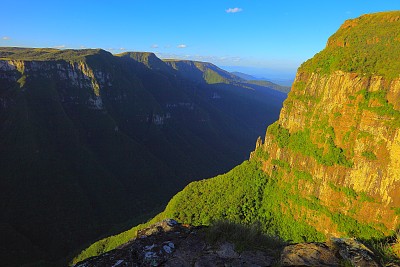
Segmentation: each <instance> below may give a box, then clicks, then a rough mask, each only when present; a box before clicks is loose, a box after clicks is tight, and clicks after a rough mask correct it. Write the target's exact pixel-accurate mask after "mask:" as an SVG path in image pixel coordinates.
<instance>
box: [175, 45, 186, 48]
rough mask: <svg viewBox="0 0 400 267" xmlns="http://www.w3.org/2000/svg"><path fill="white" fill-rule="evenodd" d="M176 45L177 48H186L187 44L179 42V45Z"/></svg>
mask: <svg viewBox="0 0 400 267" xmlns="http://www.w3.org/2000/svg"><path fill="white" fill-rule="evenodd" d="M177 47H178V48H186V47H187V45H185V44H180V45H178V46H177Z"/></svg>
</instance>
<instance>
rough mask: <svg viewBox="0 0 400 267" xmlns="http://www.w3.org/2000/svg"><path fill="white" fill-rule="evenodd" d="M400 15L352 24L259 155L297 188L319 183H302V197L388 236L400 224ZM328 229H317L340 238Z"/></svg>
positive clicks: (304, 73) (305, 74)
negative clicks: (301, 175) (299, 177)
mask: <svg viewBox="0 0 400 267" xmlns="http://www.w3.org/2000/svg"><path fill="white" fill-rule="evenodd" d="M399 15H400V13H399V12H388V13H378V14H371V15H365V16H362V17H360V18H357V19H354V20H349V21H346V22H345V23H344V24H343V25H342V27H341V28H340V29H339V31H338V32H337V33H335V34H334V35H333V36H332V37H331V38H329V41H328V44H327V47H326V49H325V50H323V51H322V52H320V53H319V54H317V55H316V56H315V58H313V59H310V60H309V61H307V62H305V63H304V64H303V65H302V66H301V67H300V68H299V70H298V73H297V76H296V79H295V82H294V84H293V87H292V92H291V93H290V94H289V97H288V99H287V100H286V101H285V103H284V106H283V108H282V111H281V114H280V118H279V120H278V122H276V123H275V124H274V125H272V126H270V128H269V129H268V132H267V135H266V137H265V140H264V144H263V145H262V146H260V147H259V149H261V150H263V151H266V152H268V153H269V158H268V159H262V162H263V167H262V169H263V171H265V172H266V173H267V174H269V175H282V180H284V181H286V182H288V183H290V182H294V181H295V179H296V173H297V172H307V173H308V174H309V175H310V177H312V181H302V182H299V188H300V190H299V192H298V193H299V194H301V195H303V196H314V197H316V198H318V199H319V201H320V202H321V203H323V205H324V206H326V207H328V208H329V209H330V210H331V211H335V212H341V213H343V214H346V215H350V216H351V217H352V218H355V219H356V220H358V221H362V222H366V223H368V224H370V225H375V226H378V225H381V226H380V227H382V229H385V228H386V229H395V227H396V226H397V225H398V224H399V207H400V197H399V195H400V178H399V176H398V173H399V172H400V106H399V100H400V91H399V88H400V77H399V75H400V73H399V69H398V68H396V66H397V65H396V64H397V63H398V59H399V54H398V53H399V50H398V48H397V47H398V45H399V40H398V39H396V38H397V37H395V36H396V35H398V29H399V26H400V22H399ZM372 29H374V30H372ZM371 40H375V41H371ZM326 58H332V59H333V60H331V61H330V62H329V61H328V62H326V61H322V60H323V59H326ZM350 58H351V59H352V61H351V60H350ZM360 58H363V60H362V63H359V62H355V60H357V59H360ZM335 62H341V63H340V64H339V63H337V65H336V63H335ZM370 62H373V64H370ZM324 64H325V65H324ZM323 65H324V68H320V66H323ZM382 66H385V67H382ZM253 157H254V158H256V156H255V154H253ZM278 161H279V162H280V163H281V164H283V163H285V164H288V166H290V169H286V170H285V169H284V168H282V167H280V166H279V165H277V164H276V162H278ZM311 216H315V214H313V215H311ZM328 222H329V220H328V221H325V223H327V224H331V227H327V226H326V225H325V224H324V226H322V227H321V225H320V224H319V223H318V222H315V223H313V225H314V226H315V227H317V228H319V230H321V231H325V232H326V233H329V232H333V233H338V230H337V229H336V228H335V226H334V223H333V224H332V223H328Z"/></svg>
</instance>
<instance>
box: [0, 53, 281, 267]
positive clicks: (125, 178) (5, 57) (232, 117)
mask: <svg viewBox="0 0 400 267" xmlns="http://www.w3.org/2000/svg"><path fill="white" fill-rule="evenodd" d="M193 64H197V65H199V64H200V63H193ZM203 64H204V65H207V63H203ZM187 74H188V73H187V72H186V73H185V74H183V73H180V72H179V71H178V70H175V69H173V68H171V67H169V65H168V64H166V63H164V62H163V61H161V60H160V59H158V58H157V57H156V56H155V55H154V54H152V53H137V52H136V53H123V54H120V55H112V54H111V53H109V52H107V51H104V50H101V49H84V50H57V49H47V48H9V47H2V48H0V159H1V160H0V200H1V203H2V205H1V208H0V225H1V227H0V236H1V237H2V248H4V249H1V251H0V258H2V260H3V261H4V262H7V265H9V266H19V265H22V264H28V263H30V264H33V263H37V264H39V265H45V264H49V265H65V262H63V261H62V260H63V259H65V257H67V253H71V252H72V250H76V249H77V248H78V246H82V245H83V244H85V243H87V242H89V241H90V240H93V239H96V238H98V237H99V236H100V235H102V234H104V233H106V232H113V231H116V230H118V229H123V228H124V227H123V225H125V224H126V223H127V221H128V220H132V218H133V221H132V222H133V223H137V222H140V221H141V220H143V219H145V218H146V217H145V216H149V215H148V214H151V213H155V212H156V211H157V209H159V207H160V206H162V205H163V204H165V203H166V201H167V200H168V198H170V197H171V196H172V195H173V194H174V193H175V192H177V191H178V190H179V189H180V188H181V187H183V186H184V185H185V184H187V183H188V182H190V181H192V180H195V179H201V178H205V177H208V176H212V175H216V174H217V173H221V172H224V171H226V170H227V169H229V168H231V167H232V166H234V165H235V164H237V163H239V162H240V161H242V160H243V158H245V157H246V155H248V153H249V151H250V149H251V146H252V144H253V143H254V138H256V136H258V135H259V134H260V133H261V132H263V131H264V130H265V127H266V121H267V122H268V121H269V122H272V121H274V120H275V119H276V118H277V116H278V113H279V109H280V107H281V104H282V101H283V100H284V98H285V95H284V94H279V93H278V92H276V91H273V90H269V89H268V88H261V87H260V90H258V89H255V88H247V87H244V86H242V85H241V84H230V83H229V84H228V83H224V84H207V83H205V82H201V83H199V81H198V80H196V81H192V80H190V79H188V78H185V75H187ZM196 75H197V74H196ZM193 76H195V75H193ZM261 89H262V90H261ZM146 214H147V215H146ZM117 224H120V225H121V226H117V227H116V225H117ZM112 227H115V228H114V230H112V229H111V228H112Z"/></svg>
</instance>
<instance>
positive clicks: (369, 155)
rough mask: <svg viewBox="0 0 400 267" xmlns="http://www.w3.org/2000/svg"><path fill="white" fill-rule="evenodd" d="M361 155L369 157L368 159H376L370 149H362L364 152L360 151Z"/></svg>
mask: <svg viewBox="0 0 400 267" xmlns="http://www.w3.org/2000/svg"><path fill="white" fill-rule="evenodd" d="M361 155H362V156H363V157H365V158H367V159H369V160H376V159H377V157H376V155H375V154H374V152H372V151H364V152H362V153H361Z"/></svg>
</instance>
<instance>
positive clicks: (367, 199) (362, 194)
mask: <svg viewBox="0 0 400 267" xmlns="http://www.w3.org/2000/svg"><path fill="white" fill-rule="evenodd" d="M358 197H359V200H360V201H361V202H370V203H374V202H376V201H375V199H374V198H373V197H371V196H370V195H368V194H367V193H365V192H363V191H361V192H359V193H358Z"/></svg>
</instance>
